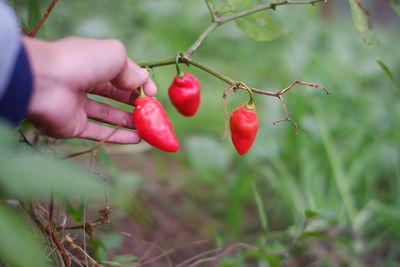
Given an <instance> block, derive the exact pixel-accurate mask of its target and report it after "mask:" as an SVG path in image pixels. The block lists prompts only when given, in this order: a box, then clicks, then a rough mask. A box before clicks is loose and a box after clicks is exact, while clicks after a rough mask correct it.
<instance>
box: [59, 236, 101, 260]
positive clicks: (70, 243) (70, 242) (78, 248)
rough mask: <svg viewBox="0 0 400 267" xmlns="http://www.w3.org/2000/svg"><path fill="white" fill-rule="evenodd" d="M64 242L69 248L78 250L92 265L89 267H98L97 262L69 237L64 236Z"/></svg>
mask: <svg viewBox="0 0 400 267" xmlns="http://www.w3.org/2000/svg"><path fill="white" fill-rule="evenodd" d="M65 241H67V242H68V243H69V245H70V246H71V248H73V249H77V250H79V251H80V252H81V253H82V254H83V255H84V256H85V257H87V258H88V259H89V260H90V261H91V262H92V263H93V265H91V266H100V265H99V264H98V263H97V261H95V260H94V259H93V258H92V257H91V256H90V255H89V254H88V253H87V252H86V251H85V250H84V249H83V248H81V247H80V246H79V245H78V244H76V243H75V242H74V240H73V239H72V238H71V237H70V236H69V235H66V236H65Z"/></svg>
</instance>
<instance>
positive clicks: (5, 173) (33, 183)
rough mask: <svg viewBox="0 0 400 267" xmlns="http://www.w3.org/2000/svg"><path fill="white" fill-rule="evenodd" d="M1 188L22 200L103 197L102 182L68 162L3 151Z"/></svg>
mask: <svg viewBox="0 0 400 267" xmlns="http://www.w3.org/2000/svg"><path fill="white" fill-rule="evenodd" d="M0 185H1V187H2V188H5V189H6V190H5V191H6V192H7V193H11V194H15V195H18V196H19V197H21V198H24V197H30V196H32V195H42V194H48V193H50V192H51V191H53V192H54V193H55V194H56V195H58V196H70V195H71V194H80V195H84V194H87V195H90V196H101V195H102V194H103V191H104V190H103V186H102V184H101V183H100V181H99V179H98V178H96V177H94V176H92V175H90V174H89V173H87V172H86V171H84V170H82V169H80V168H79V167H78V166H76V165H74V164H71V163H69V162H66V161H63V162H62V161H60V160H56V159H53V158H46V157H43V156H40V155H38V154H33V153H28V152H24V153H13V152H10V151H0Z"/></svg>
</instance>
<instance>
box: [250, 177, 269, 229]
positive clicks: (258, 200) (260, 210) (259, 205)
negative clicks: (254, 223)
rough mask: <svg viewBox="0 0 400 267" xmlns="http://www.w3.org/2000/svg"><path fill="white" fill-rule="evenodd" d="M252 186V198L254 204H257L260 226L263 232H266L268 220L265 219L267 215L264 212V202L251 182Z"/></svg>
mask: <svg viewBox="0 0 400 267" xmlns="http://www.w3.org/2000/svg"><path fill="white" fill-rule="evenodd" d="M252 188H253V194H254V199H255V201H256V205H257V210H258V216H259V217H260V221H261V226H262V228H263V230H264V232H265V233H266V232H268V220H267V215H266V214H265V208H264V204H263V202H262V199H261V197H260V194H259V193H258V190H257V188H256V186H255V185H254V183H253V184H252Z"/></svg>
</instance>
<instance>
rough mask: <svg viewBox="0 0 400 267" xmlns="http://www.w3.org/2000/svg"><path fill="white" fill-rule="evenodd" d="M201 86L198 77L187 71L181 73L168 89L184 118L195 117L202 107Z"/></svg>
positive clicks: (172, 100)
mask: <svg viewBox="0 0 400 267" xmlns="http://www.w3.org/2000/svg"><path fill="white" fill-rule="evenodd" d="M200 90H201V85H200V83H199V81H198V80H197V78H196V76H194V75H192V74H190V73H188V72H187V71H186V70H185V71H183V72H179V73H178V74H177V75H176V76H175V78H174V80H173V82H172V84H171V85H170V87H169V89H168V95H169V98H170V100H171V102H172V104H173V105H174V106H175V108H176V109H177V110H178V112H179V113H181V114H182V115H184V116H187V117H190V116H193V115H194V114H195V113H196V112H197V110H198V108H199V105H200Z"/></svg>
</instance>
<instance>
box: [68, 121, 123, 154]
mask: <svg viewBox="0 0 400 267" xmlns="http://www.w3.org/2000/svg"><path fill="white" fill-rule="evenodd" d="M119 129H121V125H118V126H117V127H116V128H115V129H114V130H113V131H112V132H111V133H110V134H109V135H108V136H106V138H104V139H103V140H101V141H100V142H98V143H97V144H96V145H95V146H94V147H92V148H89V149H87V150H83V151H80V152H76V153H72V154H69V155H67V156H64V157H62V158H61V159H70V158H74V157H78V156H81V155H84V154H88V153H91V152H93V151H95V150H97V149H98V148H100V147H101V146H102V145H104V143H106V142H107V141H108V139H110V137H111V136H113V134H115V133H116V132H117V131H118V130H119Z"/></svg>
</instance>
